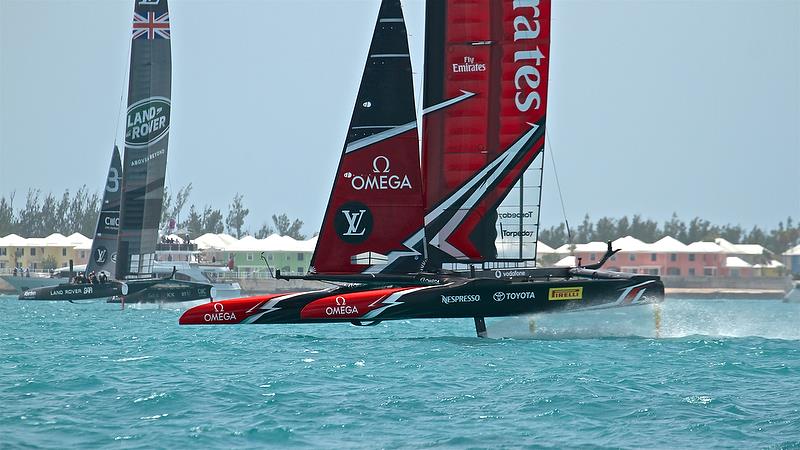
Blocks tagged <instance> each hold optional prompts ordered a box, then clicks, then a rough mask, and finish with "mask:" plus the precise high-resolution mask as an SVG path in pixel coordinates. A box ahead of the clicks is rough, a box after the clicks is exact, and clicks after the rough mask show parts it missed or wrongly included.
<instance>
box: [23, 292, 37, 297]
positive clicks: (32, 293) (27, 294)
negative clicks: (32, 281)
mask: <svg viewBox="0 0 800 450" xmlns="http://www.w3.org/2000/svg"><path fill="white" fill-rule="evenodd" d="M34 295H36V291H25V292H23V293H22V296H23V297H33V296H34Z"/></svg>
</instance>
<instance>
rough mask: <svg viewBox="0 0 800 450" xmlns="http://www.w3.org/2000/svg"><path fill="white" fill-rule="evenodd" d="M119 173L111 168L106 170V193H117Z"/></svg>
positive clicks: (114, 168)
mask: <svg viewBox="0 0 800 450" xmlns="http://www.w3.org/2000/svg"><path fill="white" fill-rule="evenodd" d="M119 180H120V176H119V171H118V170H117V168H116V167H111V168H109V169H108V181H107V182H106V192H117V191H119Z"/></svg>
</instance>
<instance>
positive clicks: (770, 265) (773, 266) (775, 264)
mask: <svg viewBox="0 0 800 450" xmlns="http://www.w3.org/2000/svg"><path fill="white" fill-rule="evenodd" d="M779 267H784V265H783V263H782V262H780V261H778V260H777V259H773V260H771V261H770V262H768V263H767V264H756V265H754V266H753V268H754V269H777V268H779Z"/></svg>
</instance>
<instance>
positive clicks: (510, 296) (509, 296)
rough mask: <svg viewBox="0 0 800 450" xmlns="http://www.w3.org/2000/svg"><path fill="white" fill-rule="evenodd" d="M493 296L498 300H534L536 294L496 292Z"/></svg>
mask: <svg viewBox="0 0 800 450" xmlns="http://www.w3.org/2000/svg"><path fill="white" fill-rule="evenodd" d="M492 298H493V299H494V301H496V302H502V301H504V300H534V299H535V298H536V294H534V293H533V292H495V293H494V295H492Z"/></svg>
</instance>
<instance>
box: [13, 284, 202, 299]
mask: <svg viewBox="0 0 800 450" xmlns="http://www.w3.org/2000/svg"><path fill="white" fill-rule="evenodd" d="M210 297H211V285H210V284H204V283H194V282H191V281H179V280H173V279H169V278H166V279H161V278H156V279H147V280H130V281H126V282H125V283H121V282H119V281H110V282H107V283H100V284H59V285H57V286H46V287H42V288H38V289H30V290H27V291H25V292H23V293H22V294H20V295H19V299H20V300H39V301H70V302H79V301H84V300H101V299H109V300H108V302H109V303H113V302H120V301H122V299H123V298H124V300H125V302H126V303H162V302H163V303H169V302H185V301H192V300H201V299H206V298H210Z"/></svg>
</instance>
